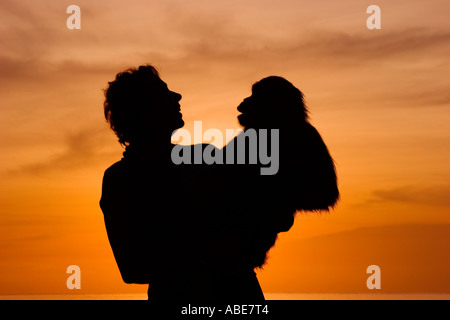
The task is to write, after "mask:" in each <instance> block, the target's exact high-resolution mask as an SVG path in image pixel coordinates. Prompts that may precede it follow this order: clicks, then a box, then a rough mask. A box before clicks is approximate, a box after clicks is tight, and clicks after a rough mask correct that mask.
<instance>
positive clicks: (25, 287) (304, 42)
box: [0, 0, 450, 294]
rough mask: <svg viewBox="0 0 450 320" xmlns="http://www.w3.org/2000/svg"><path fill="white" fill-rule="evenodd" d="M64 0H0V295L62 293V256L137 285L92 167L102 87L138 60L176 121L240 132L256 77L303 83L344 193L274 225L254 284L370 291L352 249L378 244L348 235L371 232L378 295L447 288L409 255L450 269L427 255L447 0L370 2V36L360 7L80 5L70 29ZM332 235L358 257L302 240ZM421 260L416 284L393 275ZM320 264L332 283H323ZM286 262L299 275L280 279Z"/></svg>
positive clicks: (443, 117)
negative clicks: (170, 102)
mask: <svg viewBox="0 0 450 320" xmlns="http://www.w3.org/2000/svg"><path fill="white" fill-rule="evenodd" d="M70 4H72V3H70V2H59V3H55V2H54V1H49V0H44V1H40V2H39V3H37V2H35V1H31V0H28V1H21V2H14V1H11V0H5V1H2V3H0V21H1V22H0V31H1V32H0V34H1V35H2V36H1V43H2V47H3V49H2V52H1V53H0V92H1V96H2V100H1V102H0V106H1V110H2V112H1V113H0V125H1V128H2V135H1V136H0V145H1V147H2V152H1V153H0V163H1V164H2V165H1V168H0V176H1V180H0V191H1V193H0V232H1V234H2V236H1V237H0V256H1V257H2V258H1V260H0V294H32V293H33V294H38V293H74V292H71V291H69V290H68V289H67V288H66V286H65V281H66V279H67V276H68V275H67V274H66V273H65V269H66V267H67V266H68V265H71V264H78V265H80V267H81V270H82V274H83V275H82V290H81V292H84V293H102V292H105V293H108V292H137V291H139V292H145V290H146V289H145V287H144V286H137V285H126V284H124V283H123V282H122V281H121V279H120V274H119V272H118V269H117V266H116V265H115V262H114V258H113V256H112V252H111V249H110V247H109V244H108V242H107V237H106V232H105V230H104V225H103V217H102V213H101V210H100V208H99V206H98V201H99V199H100V192H101V179H102V175H103V172H104V170H105V169H106V168H107V167H108V166H110V165H111V164H112V163H114V162H115V161H118V160H119V159H120V158H121V154H122V152H123V149H122V148H121V146H120V145H119V144H118V143H117V139H116V137H115V136H114V134H113V133H112V132H111V130H110V129H109V128H108V126H107V124H106V122H105V120H104V118H103V113H102V111H103V110H102V103H103V91H102V90H103V89H104V88H105V87H106V85H107V82H108V81H111V80H112V79H113V78H114V76H115V74H116V73H118V72H119V71H122V70H124V69H126V68H127V67H131V66H138V65H141V64H146V63H149V64H153V65H155V66H156V67H157V68H158V70H159V71H160V73H161V77H162V79H163V80H164V81H165V82H166V83H167V84H168V86H169V88H170V89H171V90H174V91H177V92H180V93H181V94H182V95H183V99H182V100H181V108H182V113H183V118H184V120H185V123H186V125H185V127H184V128H186V129H188V130H192V128H193V124H194V121H196V120H201V121H202V122H203V128H204V130H206V129H208V128H218V129H220V130H222V131H223V132H225V129H237V128H239V126H238V123H237V120H236V116H237V114H238V112H237V111H236V107H237V106H238V104H239V103H240V102H241V101H242V99H243V98H245V97H247V96H248V95H249V94H250V88H251V85H252V84H253V83H254V82H256V81H258V80H260V79H261V78H263V77H266V76H269V75H279V76H283V77H285V78H286V79H288V80H289V81H290V82H292V83H293V84H294V85H295V86H297V87H298V88H299V89H300V90H301V91H302V92H303V93H304V94H305V96H306V100H307V105H308V108H309V111H310V116H311V122H312V124H313V125H314V126H315V127H316V128H317V129H318V130H319V132H320V133H321V135H322V137H323V138H324V140H325V142H326V144H327V146H328V148H329V150H330V152H331V154H332V156H333V158H334V159H335V160H336V165H337V172H338V179H339V186H340V190H341V194H342V200H341V202H340V203H339V204H338V206H337V208H336V209H335V211H333V212H330V213H329V214H322V215H318V216H316V215H312V214H308V215H299V216H298V217H297V218H296V223H295V225H294V227H293V229H292V230H290V231H289V232H288V233H285V234H282V235H280V240H279V242H278V243H277V245H276V247H275V249H274V250H273V252H272V253H271V256H272V258H273V259H272V261H271V262H270V263H269V265H268V266H267V268H265V270H264V271H262V272H259V278H260V280H261V284H262V286H263V290H264V291H267V292H283V290H285V291H286V292H294V291H295V290H298V291H297V292H303V291H302V288H303V289H305V288H307V289H308V290H314V288H316V289H317V290H319V289H320V290H339V288H341V290H342V292H348V290H361V291H363V290H367V288H365V287H364V284H365V282H364V281H365V280H364V279H365V278H367V275H366V274H365V269H364V268H365V267H367V266H368V265H371V264H376V261H375V262H373V261H367V262H366V260H364V259H366V258H367V260H369V259H370V257H371V255H370V254H369V253H367V256H366V255H364V254H362V252H365V251H364V250H363V249H364V248H365V247H372V248H373V244H368V243H366V242H364V241H365V240H363V239H365V238H364V234H363V233H361V232H360V230H361V228H363V230H365V229H364V228H369V229H370V230H372V231H370V232H369V231H368V232H369V234H373V235H374V237H377V239H378V238H379V239H381V240H380V243H381V244H380V246H381V247H382V248H383V250H382V252H378V251H377V253H376V254H374V257H376V258H377V259H379V260H380V261H382V262H384V264H385V265H384V267H383V266H382V272H386V274H387V276H386V279H384V278H383V283H384V284H386V286H385V287H384V289H382V290H388V291H389V290H390V291H389V292H403V291H402V290H409V291H408V292H415V291H414V290H425V291H424V292H426V290H438V291H439V290H441V291H440V292H450V279H449V278H448V276H445V275H442V274H440V273H439V272H436V273H434V272H433V271H432V268H430V266H427V265H425V264H424V263H421V262H420V260H421V259H429V261H431V262H430V263H431V264H432V265H433V264H435V266H436V268H437V269H439V270H442V268H444V267H447V268H448V266H449V262H450V258H449V257H448V255H447V256H443V257H442V259H441V258H438V253H439V252H440V251H439V250H444V249H448V245H447V247H446V241H447V240H446V239H448V238H445V237H444V236H443V234H445V232H443V231H442V230H443V228H444V229H445V228H448V224H450V216H449V215H448V213H449V208H450V201H449V199H450V197H449V195H450V184H449V181H450V179H449V178H450V170H449V168H448V163H449V162H450V161H449V160H450V152H449V148H448V146H449V145H450V144H449V142H450V132H449V130H448V123H449V120H450V108H449V105H450V95H449V91H448V87H449V81H448V74H449V71H450V64H449V59H448V57H449V56H450V41H449V40H450V32H449V31H448V30H450V21H449V20H448V17H447V16H448V15H447V12H448V10H446V9H450V4H449V3H448V1H443V0H433V1H431V2H430V1H429V2H427V3H426V4H425V3H423V2H422V1H417V0H414V1H405V0H401V1H396V2H395V3H392V1H385V0H380V1H377V3H376V4H377V5H378V6H379V7H380V8H381V12H382V28H381V29H380V30H368V29H367V27H366V19H367V17H368V15H367V13H366V8H367V7H368V6H369V5H371V4H373V3H372V2H369V1H360V2H358V3H357V4H355V2H354V1H349V0H345V1H340V2H335V1H326V2H323V1H322V2H317V3H311V2H307V1H294V0H288V1H282V2H280V1H278V2H276V1H268V0H267V1H257V2H256V1H251V0H246V1H231V2H230V1H227V2H225V1H214V2H211V1H190V2H189V4H188V3H185V2H183V1H181V0H173V1H165V2H164V3H161V2H152V3H149V2H148V1H138V0H134V1H129V2H127V3H123V2H122V1H118V0H112V1H109V2H108V5H105V4H102V3H93V2H92V1H87V0H82V1H76V4H77V5H79V6H80V8H81V17H82V24H81V29H80V30H69V29H67V27H66V19H67V17H68V14H67V13H66V8H67V7H68V6H69V5H70ZM224 136H225V135H224ZM236 186H237V187H238V186H239V182H236ZM182 187H183V186H180V188H182ZM430 225H431V226H433V227H430ZM415 226H419V227H421V228H422V229H420V228H419V229H416V228H415ZM391 227H396V228H397V229H396V230H397V231H395V230H393V229H392V228H391ZM419 230H424V231H423V232H424V233H426V234H427V235H429V236H428V237H424V238H423V239H424V240H423V241H424V244H423V247H422V245H421V244H420V243H419V242H415V241H412V240H411V243H414V247H410V246H408V245H405V244H402V243H403V242H402V241H403V240H402V239H414V238H415V233H416V232H419ZM445 230H447V229H445ZM371 232H372V233H371ZM396 232H398V234H397V233H396ZM433 234H436V235H439V237H440V238H439V239H443V243H440V242H439V241H438V240H436V239H438V238H436V239H435V238H433V237H432V235H433ZM338 235H339V236H338ZM334 236H336V237H337V238H333V237H334ZM308 239H310V240H308ZM311 239H316V240H317V242H316V243H315V242H314V241H312V240H311ZM388 239H391V240H392V241H395V244H396V245H393V246H392V248H391V249H389V246H386V243H387V242H388ZM366 240H367V239H366ZM444 240H445V241H444ZM327 241H332V242H327ZM367 241H369V240H367ZM373 241H375V242H376V240H373ZM405 241H406V240H405ZM427 241H428V242H427ZM330 243H341V244H342V245H343V246H344V245H349V247H348V248H347V250H344V249H342V248H341V249H342V251H339V252H341V253H342V256H345V257H349V256H351V253H352V252H358V253H359V254H360V256H361V257H364V259H363V258H361V259H360V260H358V259H356V258H355V259H354V260H352V259H349V260H348V261H347V262H345V263H344V262H342V264H341V262H339V263H338V262H337V261H340V260H339V257H338V256H334V255H333V253H332V252H329V251H326V252H327V253H329V254H330V255H329V256H328V257H320V259H319V258H318V257H317V252H315V251H314V250H313V249H314V248H316V249H317V250H319V249H321V250H325V249H324V248H327V244H330ZM376 243H378V242H376ZM439 243H440V244H439ZM447 243H448V241H447ZM303 244H305V246H304V247H299V246H300V245H303ZM306 244H308V246H310V247H308V246H306ZM432 245H436V247H433V246H432ZM375 247H376V246H375ZM308 248H309V249H308ZM341 249H340V250H341ZM398 251H401V252H402V254H404V256H403V255H400V256H401V257H402V259H400V258H399V259H400V260H398V261H397V260H396V259H397V258H398V256H399V254H398ZM297 252H301V254H302V255H303V259H300V258H299V257H298V256H297V255H296V254H297ZM324 252H325V251H324ZM396 254H397V255H396ZM414 256H417V257H418V259H417V260H416V259H413V257H414ZM315 259H318V260H315ZM416 262H417V268H418V269H417V270H419V271H417V272H418V275H417V274H415V275H414V277H416V278H418V279H422V280H420V281H418V284H417V286H416V287H415V286H414V285H412V284H408V282H407V281H406V280H399V279H401V278H402V277H400V276H399V274H400V273H401V270H404V269H405V268H403V267H402V264H407V263H416ZM330 263H337V266H336V268H337V269H338V270H339V272H342V277H343V278H342V279H341V280H339V281H338V280H336V282H333V280H332V279H331V278H330V277H329V272H330V270H331V267H327V268H325V266H326V265H328V264H330ZM380 263H381V262H380ZM365 264H366V265H365ZM315 265H317V266H318V268H317V270H316V269H314V266H315ZM320 266H322V267H320ZM283 268H286V269H283ZM289 268H290V269H289ZM402 268H403V269H402ZM288 269H289V270H290V271H292V272H295V270H298V274H295V275H292V277H291V279H290V281H288V280H286V278H285V274H284V273H285V272H286V271H283V270H288ZM293 270H294V271H293ZM345 270H351V271H349V272H347V271H345ZM358 270H361V274H358V275H355V274H352V272H359V271H358ZM405 272H406V271H405ZM352 276H354V277H355V278H352ZM305 277H308V279H310V280H308V281H310V282H308V281H307V280H305ZM355 279H356V280H355ZM426 279H428V280H429V281H428V282H429V283H430V284H429V285H427V284H426V281H425V280H426ZM438 280H440V282H438ZM330 281H331V282H330ZM361 281H362V282H361ZM389 282H390V285H389ZM314 284H316V287H314ZM359 284H361V285H362V287H361V288H360V287H358V285H359ZM280 290H281V291H280Z"/></svg>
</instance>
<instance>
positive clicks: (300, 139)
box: [222, 76, 339, 298]
mask: <svg viewBox="0 0 450 320" xmlns="http://www.w3.org/2000/svg"><path fill="white" fill-rule="evenodd" d="M237 109H238V111H240V112H241V114H240V115H239V116H238V120H239V123H240V124H241V125H242V126H243V128H244V132H243V133H241V135H244V134H246V132H247V131H248V130H256V132H257V134H258V136H259V135H260V131H258V130H271V129H278V130H279V170H278V172H277V173H276V174H274V175H260V172H261V171H260V169H261V167H262V166H263V164H262V163H257V164H255V165H252V164H248V154H249V148H248V147H247V149H246V156H247V162H246V164H244V165H227V166H225V170H224V172H223V177H224V181H225V182H226V183H225V184H224V195H225V196H226V198H227V199H229V201H226V202H225V205H224V211H225V215H227V216H228V217H229V220H232V221H235V225H234V226H233V227H232V228H234V229H235V230H237V232H236V234H235V236H236V237H237V239H238V240H237V243H238V247H239V248H240V261H241V263H242V268H243V269H244V270H245V269H246V270H247V271H248V273H249V274H250V270H252V271H253V269H255V268H261V267H262V266H263V265H264V264H265V263H266V259H267V252H268V251H269V250H270V248H271V247H272V246H273V245H274V244H275V242H276V239H277V235H278V233H280V232H286V231H288V230H289V229H290V228H291V226H292V225H293V223H294V216H295V213H296V212H297V211H319V210H325V211H328V210H329V208H332V207H334V205H335V204H336V202H337V201H338V199H339V190H338V187H337V178H336V172H335V166H334V162H333V159H332V158H331V156H330V154H329V152H328V149H327V147H326V145H325V143H324V142H323V140H322V138H321V136H320V134H319V133H318V132H317V130H316V129H315V128H314V127H313V126H312V125H311V124H310V123H309V121H308V111H307V108H306V105H305V101H304V96H303V93H302V92H301V91H300V90H298V89H297V88H296V87H294V86H293V85H292V84H291V83H290V82H289V81H287V80H286V79H284V78H281V77H276V76H271V77H267V78H264V79H262V80H261V81H259V82H257V83H255V84H254V85H253V87H252V95H251V96H250V97H248V98H246V99H244V101H243V102H242V103H241V104H240V105H239V106H238V108H237ZM239 138H240V137H239V136H238V137H236V138H235V139H234V140H232V141H231V142H230V143H228V144H227V146H225V147H224V149H223V150H222V151H223V152H224V157H226V154H227V152H230V151H229V150H228V149H229V148H230V145H234V146H236V145H237V143H238V142H237V141H238V139H239ZM259 143H261V141H259ZM267 143H268V145H267V150H275V149H274V148H273V146H271V140H270V139H269V140H268V141H267ZM259 147H260V146H259ZM234 148H235V147H234ZM230 150H233V152H234V150H235V149H230ZM269 152H270V151H269ZM237 185H240V188H239V189H238V191H236V190H237V188H236V186H237ZM231 199H233V200H231ZM250 278H251V279H252V284H251V285H249V286H245V285H243V284H241V285H242V286H244V287H245V288H247V289H248V290H250V291H251V292H253V293H254V294H255V295H253V296H254V297H255V296H256V297H259V298H261V297H260V296H258V294H257V287H258V286H259V284H258V285H257V284H255V281H256V283H257V279H256V275H255V274H254V273H253V275H252V276H251V277H247V278H246V281H247V283H248V284H249V282H248V281H249V279H250ZM251 288H253V289H251ZM250 291H249V292H250ZM249 292H248V294H250V293H249ZM261 294H262V292H261ZM262 298H263V297H262Z"/></svg>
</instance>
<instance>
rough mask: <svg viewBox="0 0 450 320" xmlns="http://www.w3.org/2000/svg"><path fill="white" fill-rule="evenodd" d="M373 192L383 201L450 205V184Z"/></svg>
mask: <svg viewBox="0 0 450 320" xmlns="http://www.w3.org/2000/svg"><path fill="white" fill-rule="evenodd" d="M373 194H374V195H375V196H376V197H377V199H380V200H383V201H395V202H405V203H415V204H425V205H431V206H444V207H448V206H450V185H434V186H423V187H422V186H403V187H399V188H394V189H390V190H375V191H374V192H373Z"/></svg>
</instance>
